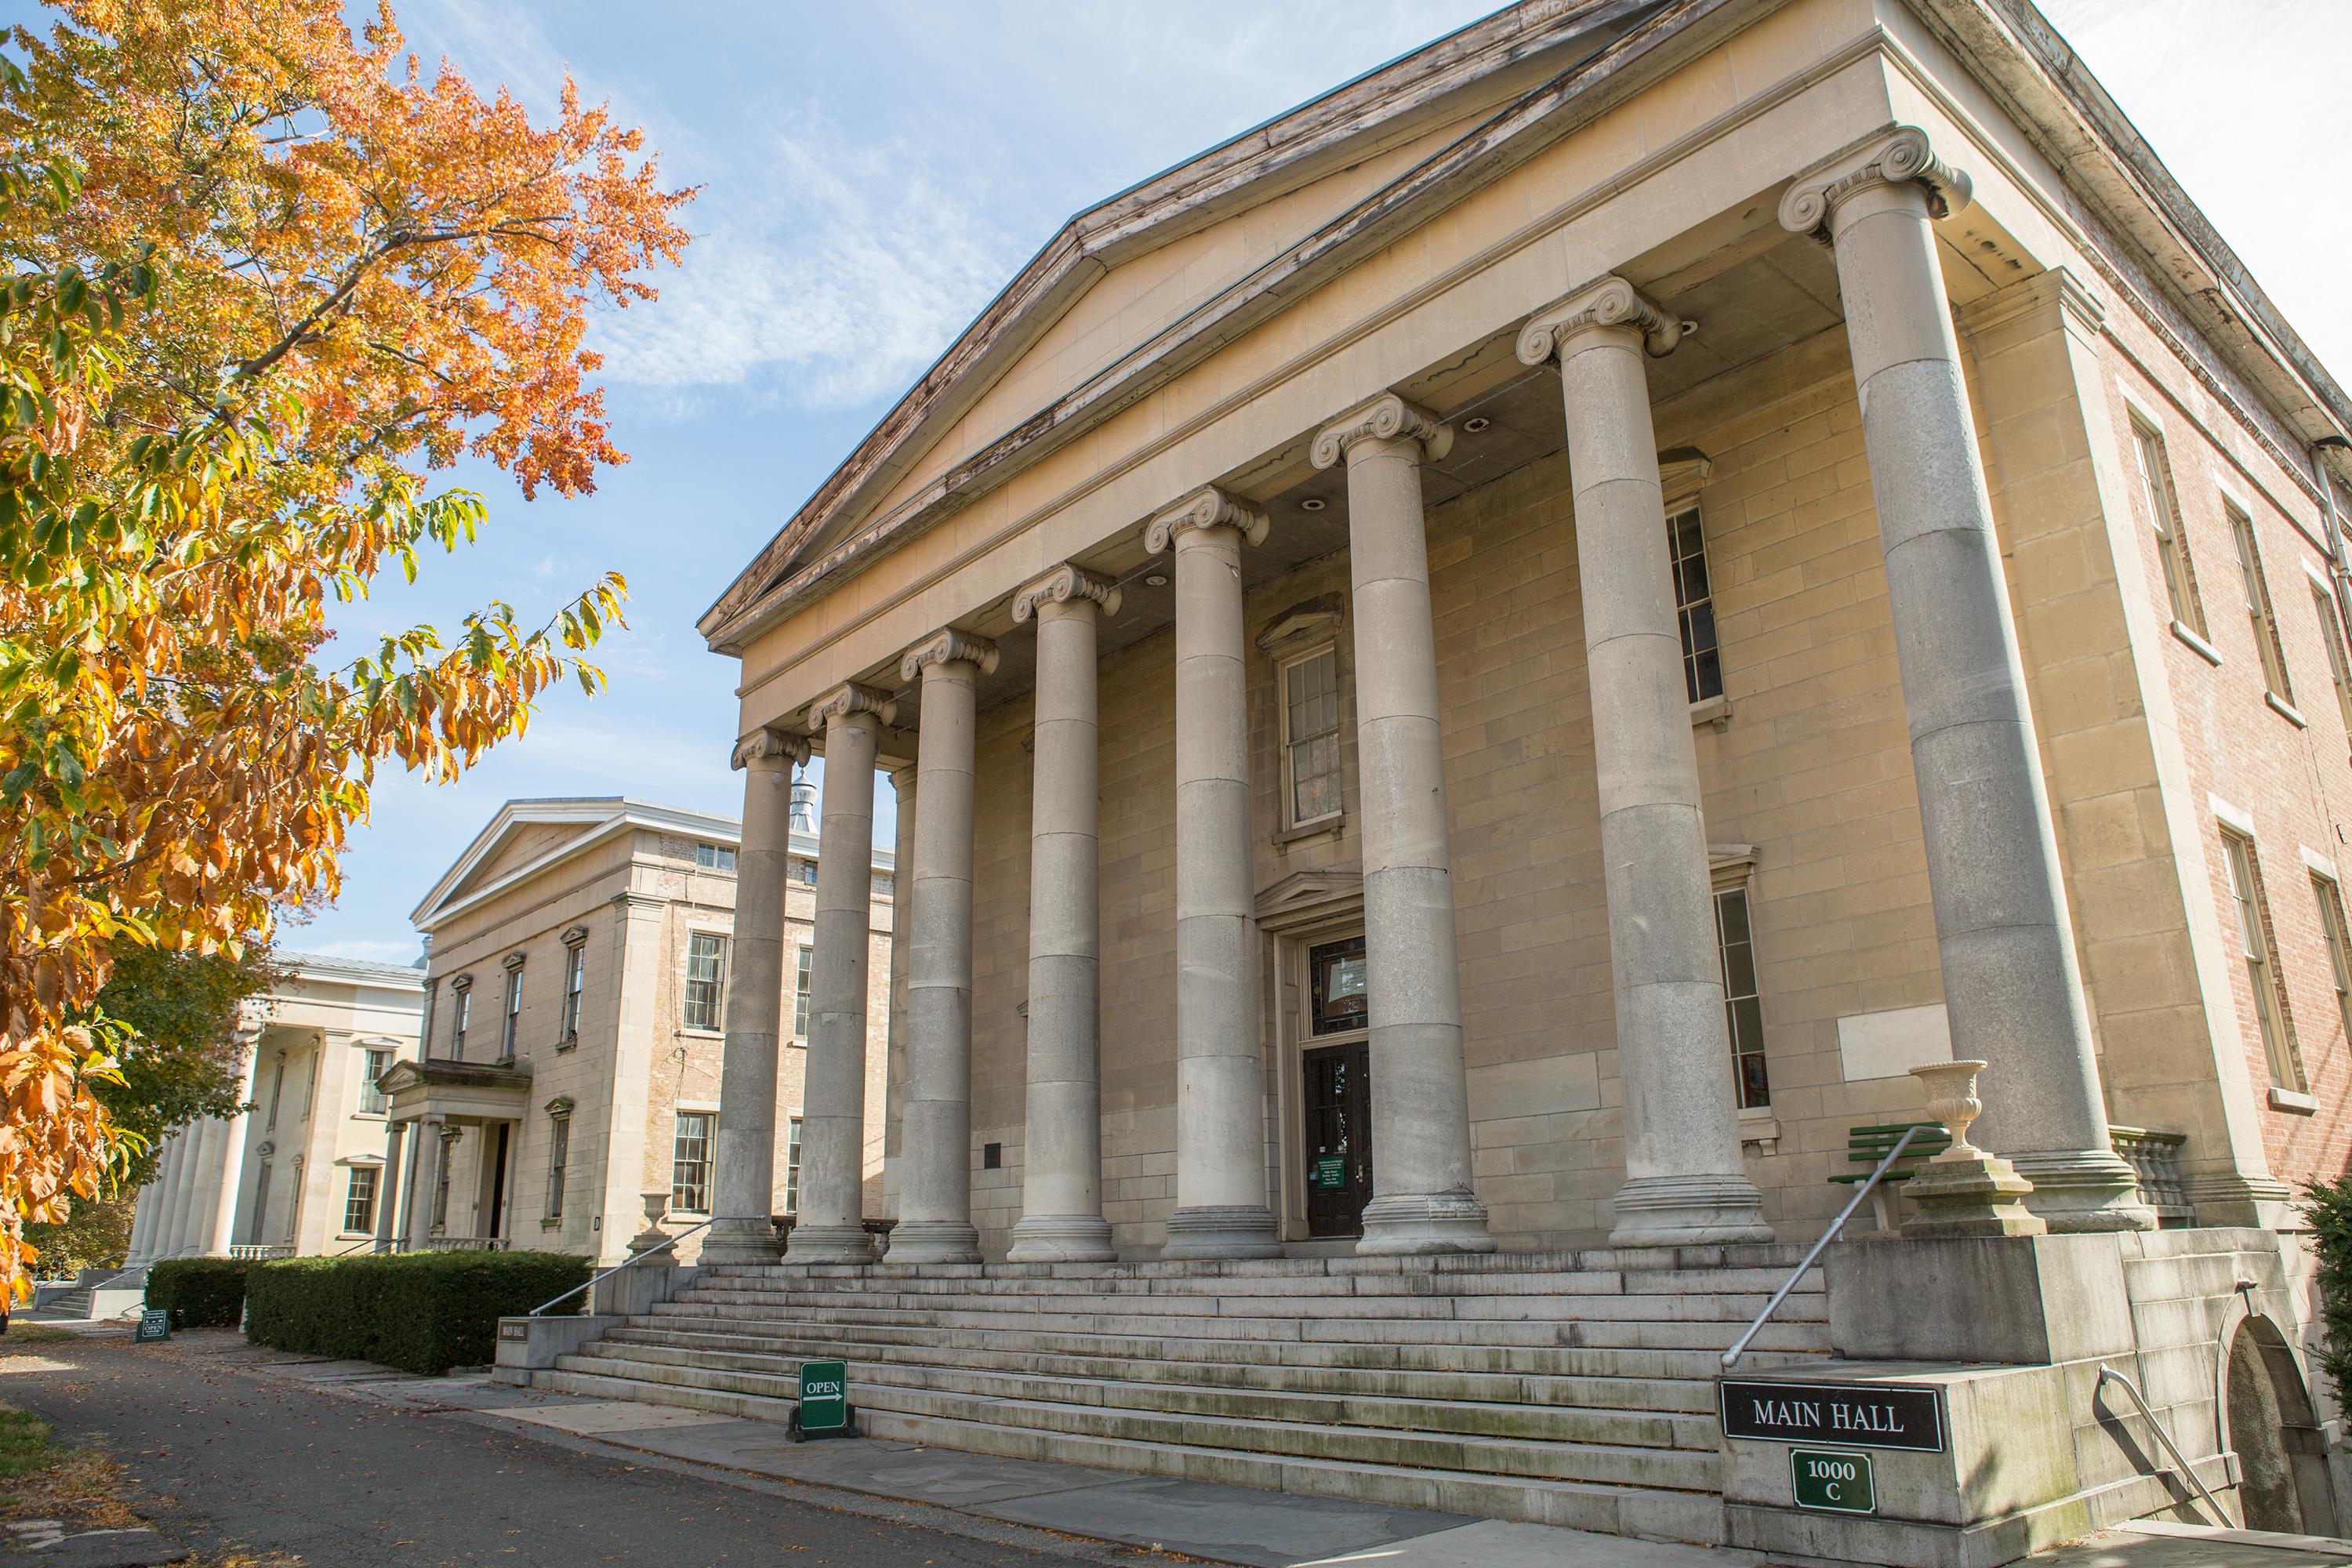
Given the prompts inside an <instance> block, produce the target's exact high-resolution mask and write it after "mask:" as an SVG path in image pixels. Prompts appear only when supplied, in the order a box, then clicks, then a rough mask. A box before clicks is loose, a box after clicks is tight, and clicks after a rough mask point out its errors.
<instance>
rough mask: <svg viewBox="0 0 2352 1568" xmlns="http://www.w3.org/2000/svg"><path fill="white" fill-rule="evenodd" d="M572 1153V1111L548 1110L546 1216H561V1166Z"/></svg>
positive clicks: (558, 1217) (553, 1217) (559, 1217)
mask: <svg viewBox="0 0 2352 1568" xmlns="http://www.w3.org/2000/svg"><path fill="white" fill-rule="evenodd" d="M571 1155H572V1112H571V1111H570V1110H555V1111H550V1112H549V1113H548V1117H547V1217H548V1218H550V1219H562V1217H563V1166H564V1163H565V1162H566V1161H567V1160H569V1159H570V1158H571Z"/></svg>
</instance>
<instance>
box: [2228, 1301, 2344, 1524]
mask: <svg viewBox="0 0 2352 1568" xmlns="http://www.w3.org/2000/svg"><path fill="white" fill-rule="evenodd" d="M2223 1387H2224V1390H2225V1393H2226V1396H2227V1400H2228V1414H2229V1423H2230V1429H2229V1441H2230V1447H2231V1448H2233V1449H2235V1450H2236V1452H2237V1455H2238V1466H2239V1478H2240V1479H2239V1485H2238V1497H2239V1506H2240V1508H2241V1510H2242V1512H2243V1514H2244V1517H2245V1524H2246V1528H2247V1529H2249V1530H2275V1531H2285V1532H2287V1533H2290V1534H2305V1533H2308V1534H2327V1535H2332V1534H2334V1533H2335V1530H2336V1510H2335V1507H2334V1505H2333V1499H2332V1497H2331V1496H2330V1489H2329V1486H2328V1481H2327V1470H2326V1448H2325V1446H2324V1445H2323V1444H2322V1442H2321V1440H2320V1434H2319V1430H2318V1425H2319V1424H2318V1422H2317V1420H2316V1419H2315V1415H2314V1412H2313V1410H2312V1407H2311V1401H2310V1397H2309V1395H2308V1394H2306V1393H2305V1390H2304V1386H2303V1377H2302V1374H2301V1373H2300V1372H2299V1371H2298V1370H2297V1369H2296V1366H2295V1363H2294V1352H2291V1351H2290V1350H2289V1349H2288V1348H2287V1344H2286V1341H2285V1339H2284V1336H2282V1335H2281V1334H2280V1332H2279V1331H2278V1327H2277V1325H2275V1324H2273V1322H2272V1321H2270V1320H2269V1319H2267V1318H2263V1317H2258V1316H2257V1317H2250V1318H2248V1319H2247V1320H2246V1321H2244V1322H2242V1323H2241V1324H2239V1325H2238V1331H2237V1332H2236V1333H2235V1334H2234V1335H2232V1336H2231V1341H2230V1353H2229V1361H2228V1363H2227V1367H2226V1370H2225V1373H2224V1384H2223Z"/></svg>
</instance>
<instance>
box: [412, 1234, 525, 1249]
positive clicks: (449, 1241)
mask: <svg viewBox="0 0 2352 1568" xmlns="http://www.w3.org/2000/svg"><path fill="white" fill-rule="evenodd" d="M513 1246H514V1243H513V1242H511V1241H509V1239H508V1238H507V1237H503V1236H434V1237H426V1238H425V1242H424V1244H423V1246H422V1247H420V1248H419V1250H421V1251H425V1252H505V1251H507V1250H508V1249H509V1248H510V1247H513Z"/></svg>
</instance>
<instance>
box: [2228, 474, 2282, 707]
mask: <svg viewBox="0 0 2352 1568" xmlns="http://www.w3.org/2000/svg"><path fill="white" fill-rule="evenodd" d="M2222 510H2224V511H2225V512H2227V513H2228V514H2229V519H2230V537H2231V539H2232V540H2233V541H2235V542H2236V543H2237V546H2238V570H2239V572H2240V573H2241V574H2242V575H2243V577H2244V579H2245V584H2246V618H2247V619H2248V621H2250V622H2251V623H2252V626H2253V628H2254V648H2255V650H2256V651H2257V652H2258V653H2259V654H2260V655H2261V656H2262V661H2263V685H2264V686H2265V687H2267V688H2268V689H2269V690H2270V694H2271V695H2272V696H2273V697H2275V698H2277V699H2278V700H2280V701H2282V702H2285V703H2293V702H2294V692H2293V691H2292V690H2291V689H2289V688H2288V686H2287V680H2286V650H2285V649H2284V647H2281V646H2280V645H2279V635H2278V618H2277V617H2276V616H2273V614H2272V613H2271V590H2270V585H2269V584H2267V583H2265V582H2264V581H2263V552H2262V547H2261V545H2260V544H2258V543H2257V542H2255V539H2254V520H2253V519H2252V518H2251V517H2248V516H2247V515H2246V514H2245V513H2244V512H2242V511H2241V510H2238V509H2237V508H2236V507H2235V506H2232V505H2230V504H2229V503H2227V502H2224V503H2223V504H2222Z"/></svg>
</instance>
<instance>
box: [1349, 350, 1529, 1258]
mask: <svg viewBox="0 0 2352 1568" xmlns="http://www.w3.org/2000/svg"><path fill="white" fill-rule="evenodd" d="M1453 445H1454V432H1453V431H1452V430H1451V429H1450V428H1448V427H1447V426H1444V425H1441V424H1440V423H1438V421H1437V418H1436V416H1434V415H1433V414H1431V413H1429V412H1428V411H1427V410H1426V409H1423V408H1420V407H1417V406H1415V405H1412V404H1410V403H1407V402H1406V401H1405V400H1404V399H1403V398H1402V397H1399V396H1397V395H1395V394H1394V393H1383V394H1381V395H1380V396H1378V397H1375V398H1373V399H1372V400H1371V401H1370V402H1369V403H1366V404H1364V405H1361V406H1360V407H1357V408H1354V409H1351V410H1349V412H1348V413H1347V414H1344V415H1342V416H1340V417H1339V420H1338V421H1337V422H1336V423H1334V424H1333V425H1331V426H1329V427H1328V428H1327V429H1325V430H1324V431H1323V432H1322V434H1320V435H1318V437H1316V438H1315V446H1314V450H1313V454H1312V455H1313V458H1314V461H1315V466H1316V467H1317V468H1330V467H1332V466H1333V465H1335V464H1337V463H1339V462H1341V461H1342V460H1344V461H1345V462H1346V463H1347V465H1348V570H1349V579H1350V582H1351V584H1352V586H1353V589H1354V597H1355V605H1354V614H1353V615H1352V616H1350V619H1352V620H1353V621H1354V623H1355V639H1356V755H1357V757H1358V759H1359V770H1360V778H1361V781H1362V784H1361V794H1362V817H1363V824H1362V826H1363V845H1364V957H1365V966H1364V967H1365V974H1366V993H1367V994H1366V998H1365V999H1366V1002H1367V1004H1368V1007H1369V1014H1370V1018H1369V1022H1370V1052H1371V1064H1372V1082H1373V1083H1374V1085H1376V1086H1377V1087H1376V1089H1375V1092H1374V1093H1373V1095H1372V1147H1373V1149H1374V1150H1376V1151H1377V1153H1376V1154H1375V1155H1374V1157H1373V1160H1372V1201H1371V1202H1370V1203H1369V1204H1367V1205H1364V1234H1363V1237H1362V1238H1361V1239H1360V1240H1359V1241H1358V1242H1357V1243H1356V1251H1357V1253H1358V1254H1359V1255H1360V1256H1367V1257H1369V1256H1381V1255H1392V1254H1398V1253H1424V1252H1492V1251H1493V1250H1494V1249H1495V1238H1494V1237H1491V1236H1489V1235H1487V1234H1486V1205H1484V1204H1482V1203H1480V1202H1479V1201H1478V1199H1477V1195H1476V1194H1475V1193H1474V1192H1473V1191H1472V1190H1471V1184H1470V1087H1469V1079H1468V1078H1467V1076H1466V1074H1465V1068H1464V1064H1463V1058H1462V983H1461V974H1460V963H1459V960H1458V959H1457V957H1456V955H1455V952H1454V866H1453V857H1452V855H1451V854H1450V853H1449V851H1448V847H1447V833H1448V823H1447V818H1446V810H1445V770H1444V755H1443V751H1442V748H1441V746H1440V744H1439V738H1438V737H1439V729H1438V718H1437V633H1436V628H1435V626H1434V625H1433V623H1432V621H1431V618H1430V608H1429V544H1428V539H1427V537H1426V534H1425V533H1424V531H1423V516H1422V506H1421V465H1422V462H1423V459H1424V458H1428V459H1431V460H1434V459H1436V458H1443V457H1444V455H1445V454H1446V452H1447V450H1448V449H1449V448H1451V447H1452V446H1453Z"/></svg>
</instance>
